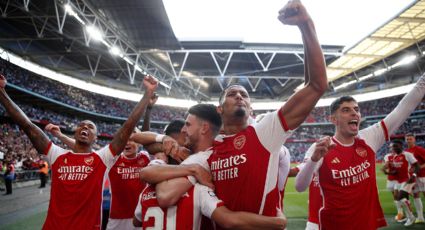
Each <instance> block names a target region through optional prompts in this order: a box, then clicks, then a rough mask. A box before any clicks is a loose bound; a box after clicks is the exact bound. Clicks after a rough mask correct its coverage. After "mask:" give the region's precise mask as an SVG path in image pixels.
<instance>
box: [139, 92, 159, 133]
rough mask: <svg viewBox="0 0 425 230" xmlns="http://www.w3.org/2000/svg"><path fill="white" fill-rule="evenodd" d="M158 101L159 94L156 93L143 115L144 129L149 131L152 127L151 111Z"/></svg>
mask: <svg viewBox="0 0 425 230" xmlns="http://www.w3.org/2000/svg"><path fill="white" fill-rule="evenodd" d="M156 101H158V94H156V93H154V94H153V96H152V97H151V98H150V100H149V105H148V106H147V107H146V111H145V116H144V117H143V125H142V131H149V130H150V128H151V113H152V108H153V106H154V105H155V103H156Z"/></svg>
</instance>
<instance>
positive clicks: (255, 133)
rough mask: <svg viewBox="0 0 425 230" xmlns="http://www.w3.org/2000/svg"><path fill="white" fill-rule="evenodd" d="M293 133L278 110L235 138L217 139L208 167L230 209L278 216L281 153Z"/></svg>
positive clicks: (221, 197) (218, 191)
mask: <svg viewBox="0 0 425 230" xmlns="http://www.w3.org/2000/svg"><path fill="white" fill-rule="evenodd" d="M290 134H292V132H291V131H288V128H287V125H286V123H285V120H284V118H283V116H282V115H281V113H280V112H277V111H275V112H273V113H269V114H267V115H266V116H265V117H264V118H263V119H262V120H261V121H260V122H259V123H257V124H254V125H250V126H248V127H247V128H246V129H244V130H242V131H241V132H239V133H237V134H235V135H232V136H226V137H219V138H218V139H217V140H216V142H215V143H214V147H213V153H212V154H211V156H210V157H209V159H208V164H209V167H210V169H211V173H212V176H213V180H214V184H215V188H216V190H215V191H216V193H217V196H218V197H220V199H222V200H223V201H224V203H225V204H226V206H227V207H228V208H229V209H230V210H232V211H247V212H252V213H258V214H262V215H267V216H276V210H277V207H281V204H279V201H280V193H279V189H278V187H277V185H278V179H277V176H278V169H279V152H280V150H281V147H282V145H283V143H284V142H285V140H286V139H287V138H288V137H289V136H290Z"/></svg>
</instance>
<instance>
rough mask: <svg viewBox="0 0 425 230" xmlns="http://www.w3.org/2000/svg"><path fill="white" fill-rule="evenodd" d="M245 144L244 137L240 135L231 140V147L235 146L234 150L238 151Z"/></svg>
mask: <svg viewBox="0 0 425 230" xmlns="http://www.w3.org/2000/svg"><path fill="white" fill-rule="evenodd" d="M245 142H246V137H245V135H241V136H238V137H236V138H235V139H234V140H233V145H234V146H235V149H238V150H239V149H242V148H243V146H244V145H245Z"/></svg>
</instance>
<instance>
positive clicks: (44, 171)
mask: <svg viewBox="0 0 425 230" xmlns="http://www.w3.org/2000/svg"><path fill="white" fill-rule="evenodd" d="M39 166H40V169H39V171H38V175H39V176H40V187H39V188H44V187H46V182H47V177H48V176H49V164H48V163H47V161H45V160H43V159H41V160H40V161H39Z"/></svg>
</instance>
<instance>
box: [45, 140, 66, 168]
mask: <svg viewBox="0 0 425 230" xmlns="http://www.w3.org/2000/svg"><path fill="white" fill-rule="evenodd" d="M51 143H52V144H51V145H50V147H49V150H48V151H47V154H46V160H47V161H48V162H49V164H50V165H53V164H54V163H55V161H56V159H58V157H59V156H60V155H62V154H65V153H67V152H70V151H69V150H66V149H63V148H61V147H59V146H57V145H55V144H53V142H51Z"/></svg>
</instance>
